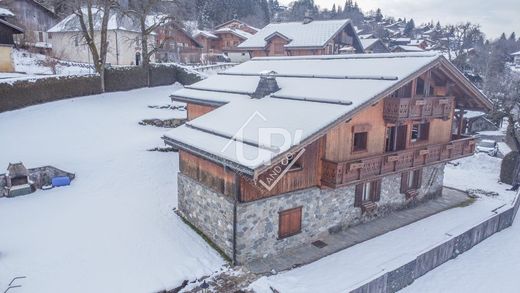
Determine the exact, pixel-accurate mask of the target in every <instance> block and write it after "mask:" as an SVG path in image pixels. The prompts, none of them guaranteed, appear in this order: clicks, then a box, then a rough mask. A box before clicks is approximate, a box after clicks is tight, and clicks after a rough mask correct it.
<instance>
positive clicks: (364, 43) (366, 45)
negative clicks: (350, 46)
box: [359, 39, 379, 50]
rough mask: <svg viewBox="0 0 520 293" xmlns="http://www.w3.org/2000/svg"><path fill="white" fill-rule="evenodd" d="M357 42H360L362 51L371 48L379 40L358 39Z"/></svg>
mask: <svg viewBox="0 0 520 293" xmlns="http://www.w3.org/2000/svg"><path fill="white" fill-rule="evenodd" d="M359 41H361V45H362V46H363V49H365V50H366V49H367V48H370V47H371V46H373V45H374V44H375V43H377V42H379V39H360V40H359Z"/></svg>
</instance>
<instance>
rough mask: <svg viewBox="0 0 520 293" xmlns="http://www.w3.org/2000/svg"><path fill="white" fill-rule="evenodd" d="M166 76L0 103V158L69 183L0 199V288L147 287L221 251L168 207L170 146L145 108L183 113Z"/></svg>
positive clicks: (189, 275)
mask: <svg viewBox="0 0 520 293" xmlns="http://www.w3.org/2000/svg"><path fill="white" fill-rule="evenodd" d="M174 89H175V87H174V86H167V87H158V88H153V89H140V90H134V91H129V92H119V93H111V94H104V95H97V96H90V97H83V98H76V99H69V100H64V101H58V102H53V103H48V104H43V105H38V106H33V107H29V108H25V109H22V110H18V111H12V112H6V113H0V137H2V138H1V140H0V150H1V151H0V168H2V169H4V168H6V167H7V165H8V163H9V162H16V161H23V162H24V164H25V165H26V166H27V167H38V166H43V165H53V166H55V167H58V168H61V169H63V170H66V171H70V172H74V173H75V174H76V180H74V181H73V183H72V185H71V186H69V187H64V188H58V189H53V190H50V191H38V192H36V193H34V194H32V195H29V196H25V197H18V198H14V199H6V198H3V199H0V223H2V233H0V292H4V290H5V289H6V287H7V284H8V283H9V282H10V280H11V279H12V278H13V277H16V276H27V278H26V279H24V280H20V281H18V284H21V285H23V287H21V288H18V289H16V291H14V290H13V292H17V293H25V292H75V293H80V292H156V291H158V290H162V289H171V288H173V287H176V286H178V285H180V283H181V282H182V281H183V280H185V279H190V280H192V279H195V278H198V277H200V276H203V275H208V274H210V273H212V272H214V271H216V270H218V269H219V268H220V267H221V266H222V265H223V264H224V261H223V260H222V259H221V258H220V256H219V255H218V254H217V253H216V252H215V251H214V250H213V249H211V248H210V247H209V246H208V245H207V244H206V243H205V242H204V241H203V240H202V238H201V237H200V236H198V235H197V234H196V233H194V232H193V231H192V230H191V229H190V228H188V227H187V226H186V225H185V224H184V223H182V222H181V221H180V220H179V218H178V217H177V216H175V215H174V213H173V212H172V209H173V208H174V207H175V206H176V203H177V195H176V194H177V182H176V172H177V170H178V163H177V162H178V156H177V154H175V153H158V152H148V151H146V150H147V149H150V148H154V147H157V146H163V143H162V140H161V139H160V137H161V135H162V134H163V133H164V132H165V129H160V128H155V127H151V126H140V125H138V124H137V123H138V122H139V121H140V120H142V119H145V118H175V117H184V116H185V112H180V111H177V112H174V111H172V110H160V109H150V108H148V107H147V106H148V105H167V104H169V103H170V100H169V95H170V94H171V93H172V92H173V91H174Z"/></svg>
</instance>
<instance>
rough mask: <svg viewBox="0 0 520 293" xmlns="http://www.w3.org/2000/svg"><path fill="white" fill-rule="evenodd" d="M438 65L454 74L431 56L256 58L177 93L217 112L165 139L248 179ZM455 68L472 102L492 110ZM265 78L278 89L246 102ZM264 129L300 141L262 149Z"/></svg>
mask: <svg viewBox="0 0 520 293" xmlns="http://www.w3.org/2000/svg"><path fill="white" fill-rule="evenodd" d="M439 64H443V65H446V66H450V67H453V65H451V64H450V63H449V61H447V60H446V59H445V58H444V57H442V56H441V55H438V54H436V53H432V52H422V53H390V54H353V55H333V56H295V57H264V58H254V59H252V60H251V61H249V62H245V63H243V64H241V65H238V66H235V67H233V68H231V69H229V70H227V71H225V72H221V73H219V74H218V75H215V76H212V77H210V78H208V79H205V80H203V81H200V82H198V83H196V84H194V85H191V86H187V87H186V88H185V89H182V90H180V91H178V92H175V93H174V94H173V96H172V97H173V98H174V100H177V101H184V102H191V103H198V104H206V105H216V106H220V107H219V108H217V109H215V110H213V111H211V112H209V113H208V114H205V115H203V116H201V117H198V118H196V119H194V120H192V121H190V122H188V123H187V124H186V125H183V126H181V127H178V128H176V129H173V130H171V131H169V132H168V133H166V134H165V137H164V139H165V141H166V142H167V143H169V144H172V145H174V146H176V147H178V148H181V149H186V150H189V151H191V152H195V153H197V154H199V155H201V156H203V157H206V158H207V159H209V160H213V161H216V162H219V163H223V164H225V165H227V166H229V167H230V168H234V169H236V170H240V171H242V172H245V173H246V174H250V175H254V174H255V172H258V170H260V169H262V168H266V166H268V165H269V163H270V162H271V160H276V159H277V158H280V156H281V155H282V154H283V153H286V152H288V151H290V150H294V149H297V148H299V147H301V146H304V145H306V144H308V143H312V142H313V141H315V140H316V139H318V138H319V137H320V136H322V135H323V134H324V133H325V132H326V131H327V129H329V128H330V127H333V126H334V125H335V124H337V123H340V122H341V121H346V120H347V119H349V118H351V117H352V116H354V115H355V114H356V113H357V112H358V111H360V110H362V109H364V108H365V107H367V106H370V105H373V104H374V103H377V102H378V101H379V100H380V99H382V98H384V97H385V96H387V95H388V94H389V93H391V92H392V91H394V90H397V89H398V88H400V87H401V86H403V85H405V84H406V83H407V82H410V81H411V80H412V79H413V78H414V77H416V76H417V75H418V74H421V73H422V72H424V71H426V70H428V69H430V68H433V67H434V66H437V65H439ZM446 68H447V67H446ZM453 68H454V67H453ZM453 68H452V69H450V70H454V72H456V74H457V78H458V79H459V80H464V81H463V83H464V86H465V87H466V89H470V90H471V91H472V92H471V94H470V95H471V96H472V97H476V98H475V99H477V100H479V101H480V102H481V104H482V103H485V105H490V104H488V101H487V99H486V98H485V97H484V96H483V95H482V93H481V92H479V91H478V90H477V89H476V88H475V87H474V86H472V85H471V84H470V83H469V81H467V79H465V77H464V76H463V75H462V73H460V72H459V71H457V70H456V69H453ZM266 72H270V76H271V77H274V78H275V80H276V82H277V85H278V88H279V89H278V90H277V91H275V92H274V93H271V94H269V95H267V96H266V97H264V98H260V99H254V98H251V96H252V94H253V93H255V92H256V91H257V87H258V85H259V82H260V80H261V78H262V77H263V76H264V75H265V74H266ZM176 97H178V98H176ZM483 100H485V101H484V102H483ZM266 129H281V130H283V131H284V132H286V133H287V134H288V135H290V137H291V138H298V139H292V140H290V141H285V140H284V139H281V137H274V138H273V140H272V141H266V140H265V139H264V138H265V137H264V136H262V131H263V130H266ZM252 158H255V159H254V160H253V159H252Z"/></svg>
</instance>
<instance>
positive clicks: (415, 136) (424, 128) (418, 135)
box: [411, 123, 430, 143]
mask: <svg viewBox="0 0 520 293" xmlns="http://www.w3.org/2000/svg"><path fill="white" fill-rule="evenodd" d="M429 135H430V123H421V124H414V125H413V126H412V137H411V138H412V143H415V142H419V141H425V140H428V136H429Z"/></svg>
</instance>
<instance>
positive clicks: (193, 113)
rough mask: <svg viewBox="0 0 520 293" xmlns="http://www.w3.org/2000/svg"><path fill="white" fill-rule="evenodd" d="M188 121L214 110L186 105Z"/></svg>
mask: <svg viewBox="0 0 520 293" xmlns="http://www.w3.org/2000/svg"><path fill="white" fill-rule="evenodd" d="M186 108H187V112H188V121H191V120H193V119H195V118H197V117H200V116H202V115H204V114H206V113H209V112H211V111H213V110H215V109H216V107H214V106H208V105H200V104H194V103H187V107H186Z"/></svg>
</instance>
